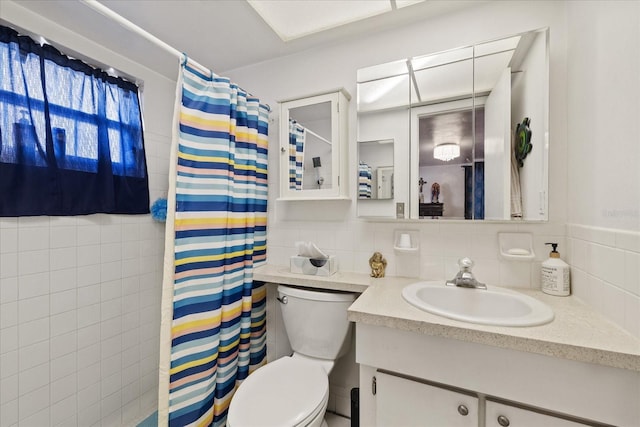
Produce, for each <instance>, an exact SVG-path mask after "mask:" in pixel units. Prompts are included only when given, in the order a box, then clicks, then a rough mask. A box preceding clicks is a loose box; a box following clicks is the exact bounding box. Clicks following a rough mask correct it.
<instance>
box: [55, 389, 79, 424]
mask: <svg viewBox="0 0 640 427" xmlns="http://www.w3.org/2000/svg"><path fill="white" fill-rule="evenodd" d="M77 409H78V407H77V406H76V397H75V396H74V395H73V396H69V397H67V398H66V399H63V400H61V401H59V402H57V403H55V404H53V405H51V419H50V425H52V426H58V425H60V424H62V423H63V422H64V421H66V420H68V419H70V418H71V417H73V416H74V415H75V414H76V411H77Z"/></svg>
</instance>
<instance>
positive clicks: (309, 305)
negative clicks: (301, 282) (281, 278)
mask: <svg viewBox="0 0 640 427" xmlns="http://www.w3.org/2000/svg"><path fill="white" fill-rule="evenodd" d="M278 296H279V299H280V309H281V310H282V318H283V320H284V326H285V329H286V332H287V336H288V337H289V342H290V343H291V348H292V349H293V351H294V352H296V353H299V354H302V355H304V356H309V357H315V358H319V359H329V360H335V359H337V358H338V357H340V356H342V355H343V354H344V353H346V352H347V350H348V349H349V346H350V345H351V334H352V329H353V327H352V325H351V323H350V322H349V321H348V320H347V308H349V306H350V305H351V304H352V303H353V301H354V300H355V299H356V294H352V293H344V292H340V293H339V292H335V291H325V290H309V289H306V288H305V289H302V288H293V287H289V286H282V285H280V286H278ZM284 297H286V298H284ZM284 301H286V303H285V302H284Z"/></svg>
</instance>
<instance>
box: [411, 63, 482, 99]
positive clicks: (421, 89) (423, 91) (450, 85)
mask: <svg viewBox="0 0 640 427" xmlns="http://www.w3.org/2000/svg"><path fill="white" fill-rule="evenodd" d="M414 74H415V79H416V84H417V87H418V96H419V101H418V102H421V103H429V102H434V101H444V100H453V99H458V98H470V97H471V95H472V94H473V60H471V59H467V60H464V61H458V62H453V63H450V64H446V65H439V66H435V67H431V68H425V69H423V70H421V71H416V72H415V73H414Z"/></svg>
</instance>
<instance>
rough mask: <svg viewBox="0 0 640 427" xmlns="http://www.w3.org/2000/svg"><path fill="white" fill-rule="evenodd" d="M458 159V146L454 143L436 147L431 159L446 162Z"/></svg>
mask: <svg viewBox="0 0 640 427" xmlns="http://www.w3.org/2000/svg"><path fill="white" fill-rule="evenodd" d="M456 157H460V146H459V145H458V144H456V143H455V142H445V143H443V144H440V145H436V147H435V148H434V149H433V158H434V159H438V160H442V161H443V162H448V161H450V160H453V159H455V158H456Z"/></svg>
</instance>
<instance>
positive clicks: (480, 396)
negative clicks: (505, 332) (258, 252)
mask: <svg viewBox="0 0 640 427" xmlns="http://www.w3.org/2000/svg"><path fill="white" fill-rule="evenodd" d="M356 362H357V363H359V365H360V425H361V426H362V427H372V426H377V427H395V426H418V425H421V426H447V427H448V426H458V425H460V426H467V425H469V426H479V427H493V426H497V427H500V426H502V427H542V426H544V427H554V426H558V427H565V426H580V425H592V426H605V425H615V426H628V427H637V426H639V425H640V407H639V405H638V397H639V396H640V373H638V372H636V371H632V370H626V369H619V368H613V367H610V366H603V365H599V364H595V363H585V362H578V361H572V360H568V359H562V358H555V357H549V356H544V355H540V354H535V353H529V352H524V351H518V350H513V349H509V348H501V347H496V346H490V345H485V344H478V343H474V342H468V341H460V340H455V339H450V338H446V337H445V336H434V335H427V334H421V333H416V332H409V331H404V330H401V329H393V328H390V327H386V326H379V325H372V324H366V323H356ZM374 378H375V379H374ZM374 383H375V386H374ZM460 405H464V406H465V407H466V409H467V410H468V415H467V416H460V414H459V412H458V407H459V406H460Z"/></svg>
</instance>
